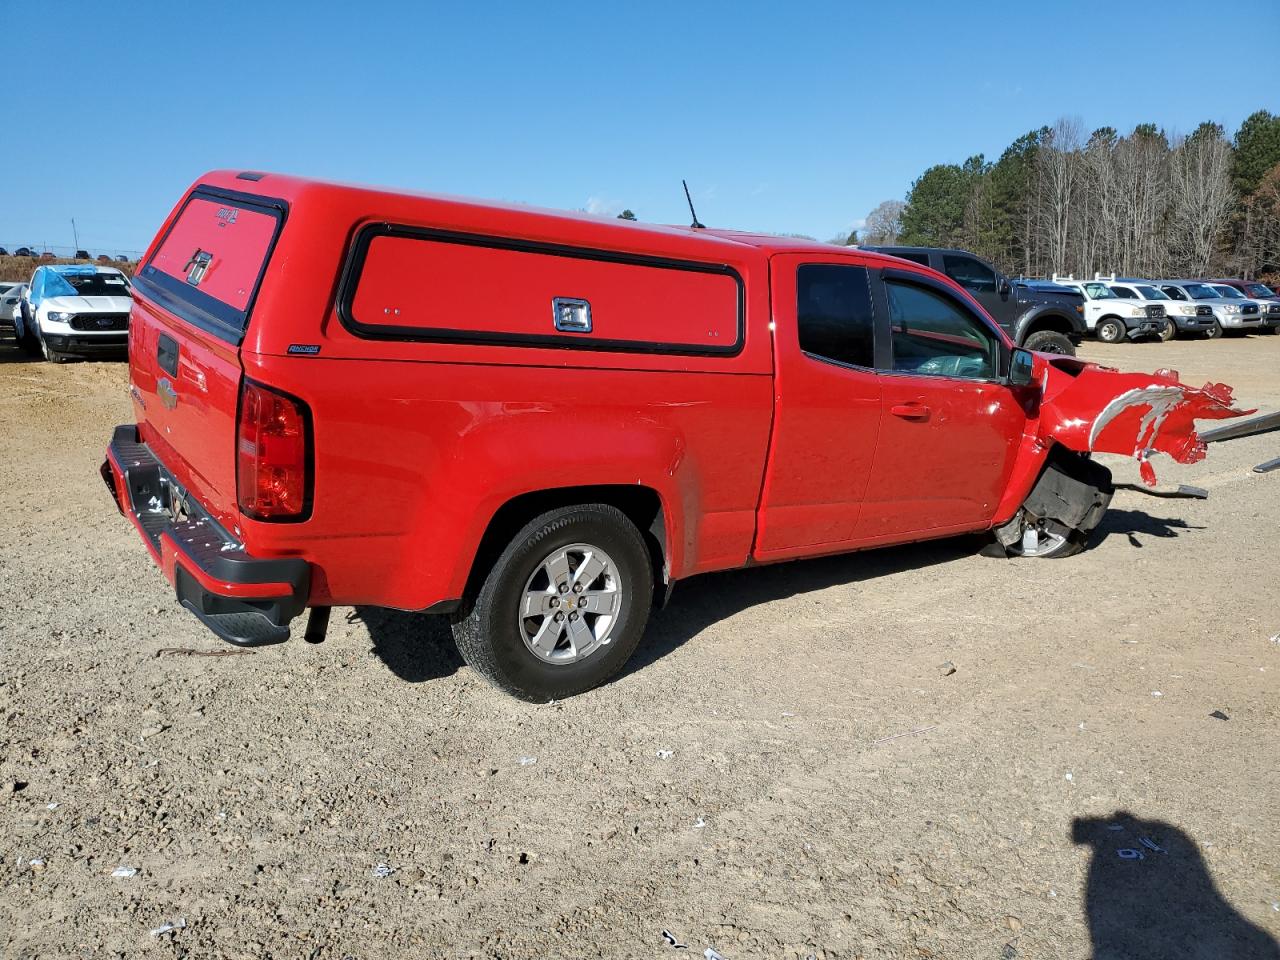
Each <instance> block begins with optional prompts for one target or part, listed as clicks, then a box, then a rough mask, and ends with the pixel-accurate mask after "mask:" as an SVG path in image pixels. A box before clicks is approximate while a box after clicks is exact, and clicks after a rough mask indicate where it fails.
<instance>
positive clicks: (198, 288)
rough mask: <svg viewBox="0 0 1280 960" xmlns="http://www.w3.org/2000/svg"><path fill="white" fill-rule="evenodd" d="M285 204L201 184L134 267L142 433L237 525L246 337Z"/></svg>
mask: <svg viewBox="0 0 1280 960" xmlns="http://www.w3.org/2000/svg"><path fill="white" fill-rule="evenodd" d="M284 212H285V211H284V204H283V203H282V202H280V201H274V200H270V199H267V198H257V197H247V196H245V195H241V194H233V193H228V192H223V191H215V190H210V189H208V188H203V187H199V188H197V189H196V190H195V191H194V192H193V193H192V194H191V195H190V196H189V197H188V198H187V200H186V201H185V202H184V204H183V206H182V208H181V209H180V210H179V212H178V214H177V216H176V217H174V218H173V219H172V221H171V223H170V225H169V227H168V229H167V230H166V231H165V233H164V235H163V236H162V237H161V238H160V239H159V241H158V243H156V244H155V245H154V246H153V248H152V253H151V256H150V258H149V259H148V260H147V262H146V263H145V264H144V265H143V266H142V268H141V269H140V270H139V271H138V272H137V274H136V275H135V277H134V303H133V315H132V318H131V320H130V330H129V375H130V381H131V393H132V395H133V400H134V405H135V411H136V414H137V418H138V428H139V433H140V435H141V439H142V441H143V442H144V443H146V444H148V445H149V446H150V447H151V448H152V450H154V452H155V453H156V455H157V456H158V457H159V458H160V459H161V461H162V462H163V463H164V465H165V466H166V467H167V468H168V469H169V471H170V472H171V473H173V475H174V476H175V477H176V478H177V480H178V481H179V482H180V483H182V484H183V485H184V486H185V487H186V488H187V489H188V490H189V491H190V492H191V493H192V494H193V495H194V496H196V497H197V498H198V499H199V500H200V501H201V502H202V503H203V504H204V505H205V507H206V508H207V509H208V510H209V511H210V512H211V513H212V514H213V515H214V516H215V517H216V518H217V519H218V520H219V521H220V522H222V523H223V524H224V525H225V526H227V527H228V529H233V528H235V527H236V522H235V518H236V516H237V513H238V511H237V508H236V414H237V408H238V403H239V394H240V379H241V374H242V370H241V365H240V343H241V341H242V340H243V339H244V331H245V327H246V325H247V324H248V319H249V314H250V311H251V310H252V308H253V300H254V297H255V296H256V294H257V291H258V286H259V284H260V282H261V280H262V275H263V273H264V272H265V270H266V266H267V261H268V259H269V258H270V256H271V250H272V248H273V247H274V245H275V240H276V237H277V236H278V234H279V232H280V227H281V225H282V224H283V222H284Z"/></svg>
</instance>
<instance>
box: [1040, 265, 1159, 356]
mask: <svg viewBox="0 0 1280 960" xmlns="http://www.w3.org/2000/svg"><path fill="white" fill-rule="evenodd" d="M1114 281H1115V278H1114V277H1102V276H1098V277H1095V278H1094V279H1093V280H1077V279H1076V278H1075V277H1072V276H1066V277H1063V276H1060V275H1058V274H1056V273H1055V274H1054V275H1053V282H1054V283H1056V284H1058V285H1059V286H1063V287H1069V288H1070V289H1072V290H1075V291H1077V292H1079V293H1080V294H1081V295H1082V296H1083V297H1084V324H1085V326H1086V327H1087V328H1088V329H1089V332H1090V333H1092V334H1093V335H1094V336H1095V337H1097V338H1098V339H1099V340H1101V341H1102V342H1103V343H1119V342H1120V341H1122V340H1125V339H1131V340H1136V339H1138V338H1139V337H1163V335H1164V330H1165V327H1166V326H1167V321H1166V320H1165V309H1164V304H1162V303H1147V302H1146V301H1143V300H1140V299H1136V298H1129V297H1121V296H1119V295H1118V294H1117V293H1116V292H1115V291H1113V290H1112V289H1111V287H1110V284H1111V283H1113V282H1114Z"/></svg>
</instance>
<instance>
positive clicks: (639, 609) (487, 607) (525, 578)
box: [453, 503, 653, 703]
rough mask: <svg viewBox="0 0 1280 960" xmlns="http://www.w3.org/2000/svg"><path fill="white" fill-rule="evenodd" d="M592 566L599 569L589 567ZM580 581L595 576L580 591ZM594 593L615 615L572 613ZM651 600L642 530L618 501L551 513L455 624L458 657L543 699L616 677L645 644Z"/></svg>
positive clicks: (514, 544) (504, 684)
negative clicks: (554, 574) (531, 612)
mask: <svg viewBox="0 0 1280 960" xmlns="http://www.w3.org/2000/svg"><path fill="white" fill-rule="evenodd" d="M579 548H585V549H579ZM588 550H589V551H592V553H591V554H590V556H591V558H593V559H590V560H589V559H588V555H587V551H588ZM560 558H563V564H562V563H561V562H560ZM602 558H603V559H602ZM596 565H602V566H603V569H602V570H601V571H600V572H598V573H593V572H592V571H594V570H595V566H596ZM556 570H558V571H559V573H558V574H557V575H556V576H555V578H553V577H552V573H551V572H552V571H556ZM580 577H591V579H590V580H589V581H585V582H584V583H583V584H582V585H583V586H585V587H586V589H585V590H583V591H582V593H581V594H579V593H578V592H577V590H578V586H579V583H578V582H576V581H577V580H578V578H580ZM570 584H572V589H568V587H569V585H570ZM610 586H612V590H610V589H608V588H609V587H610ZM615 594H616V596H615ZM588 597H590V598H591V599H592V602H596V601H599V602H600V604H601V606H602V608H603V607H604V606H605V605H606V603H607V604H608V605H609V607H608V609H609V610H611V611H612V612H611V613H610V614H609V615H602V614H600V613H598V612H594V613H593V612H592V611H587V612H585V613H581V614H579V613H576V612H572V610H571V608H573V607H574V606H575V604H577V605H582V604H584V603H585V602H586V600H587V598H588ZM543 604H547V605H550V606H546V607H543V606H542V605H543ZM652 605H653V567H652V564H651V563H650V557H649V550H648V548H647V547H646V546H645V542H644V539H643V538H642V537H641V535H640V531H639V530H637V529H636V527H635V524H633V523H632V522H631V521H630V520H629V519H627V516H626V514H624V513H623V512H622V511H621V510H618V509H617V508H616V507H611V506H608V505H607V504H602V503H589V504H582V505H579V506H573V507H563V508H560V509H558V510H551V511H548V512H547V513H544V514H542V515H541V516H538V517H535V518H534V519H533V520H531V521H530V522H529V523H528V524H527V525H526V526H525V527H524V529H522V530H521V531H520V532H519V533H518V534H516V536H515V537H514V539H512V541H511V542H510V544H508V545H507V548H506V549H505V550H504V551H503V552H502V555H501V556H499V557H498V559H497V561H496V562H495V563H494V565H493V567H492V569H491V570H490V571H489V573H488V575H487V576H486V577H485V580H484V583H483V584H482V585H481V587H480V590H479V592H478V593H477V594H476V596H475V598H474V601H472V602H471V604H470V607H469V609H465V611H464V613H463V614H462V615H460V616H459V617H458V618H457V619H456V620H455V621H454V623H453V636H454V640H455V642H456V643H457V645H458V652H459V653H461V654H462V658H463V659H464V660H465V661H466V662H467V663H468V664H469V665H470V666H471V667H472V669H474V670H475V671H476V672H477V673H479V674H480V675H481V676H483V677H484V678H485V679H486V680H488V681H489V682H490V683H492V684H493V685H494V686H496V687H498V688H499V689H500V690H503V691H505V692H506V693H509V694H511V695H512V696H514V697H518V698H519V699H521V700H528V701H530V702H533V703H545V702H547V701H548V700H562V699H565V698H567V697H572V696H575V695H577V694H579V693H584V692H586V691H587V690H590V689H592V688H593V687H597V686H599V685H600V684H602V683H604V682H605V681H606V680H608V679H610V678H611V677H613V676H614V675H615V674H617V673H618V671H619V670H621V669H622V667H623V665H624V664H625V663H626V662H627V661H628V660H629V659H630V658H631V654H632V653H633V652H634V651H635V649H636V646H637V644H639V642H640V637H641V636H642V635H643V634H644V628H645V625H646V624H647V623H648V620H649V612H650V609H651V608H652ZM553 607H554V608H555V609H554V612H553V611H552V608H553ZM535 608H536V609H538V611H539V612H535V613H534V614H533V615H531V616H522V613H523V612H525V611H527V610H531V609H535ZM583 609H585V607H583ZM544 610H545V612H543V611H544ZM567 610H569V611H570V612H568V613H566V611H567ZM557 617H558V618H559V620H557V619H556V618H557ZM588 618H592V619H590V620H589V619H588ZM610 618H611V619H610ZM571 623H576V624H577V626H576V627H574V626H571ZM584 631H585V632H584ZM540 638H541V639H540ZM534 645H538V646H539V648H540V649H541V650H542V653H541V654H539V653H535V651H534ZM582 650H585V651H586V652H585V653H580V652H579V651H582Z"/></svg>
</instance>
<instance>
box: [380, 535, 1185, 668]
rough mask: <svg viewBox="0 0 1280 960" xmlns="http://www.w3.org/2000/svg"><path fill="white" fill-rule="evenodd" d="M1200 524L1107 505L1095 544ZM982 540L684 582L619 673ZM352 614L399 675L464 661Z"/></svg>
mask: <svg viewBox="0 0 1280 960" xmlns="http://www.w3.org/2000/svg"><path fill="white" fill-rule="evenodd" d="M1199 529H1203V528H1201V527H1193V526H1191V525H1189V524H1187V523H1186V522H1185V521H1183V520H1181V519H1177V518H1162V517H1153V516H1151V515H1150V514H1147V513H1144V512H1142V511H1141V510H1108V511H1107V513H1106V515H1105V516H1104V517H1103V520H1102V523H1101V524H1099V526H1098V529H1097V531H1095V534H1094V536H1093V538H1092V544H1091V545H1096V544H1097V543H1099V542H1101V540H1102V539H1104V538H1105V537H1107V536H1112V535H1124V536H1127V537H1128V538H1129V542H1130V543H1131V544H1132V545H1133V546H1135V547H1139V548H1140V547H1142V543H1141V541H1139V540H1138V536H1139V535H1142V536H1149V537H1162V538H1163V537H1176V536H1178V535H1179V531H1181V530H1199ZM985 542H986V538H985V537H982V536H965V537H951V538H948V539H945V540H930V541H925V542H922V543H913V544H907V545H904V546H900V547H884V548H880V549H876V550H866V551H862V552H860V553H848V554H840V555H837V556H831V557H820V558H817V559H811V560H793V561H789V562H787V563H779V564H774V565H768V566H761V567H748V568H745V569H742V570H730V571H726V572H724V573H709V574H704V575H702V576H698V577H692V578H690V579H689V580H683V581H681V582H680V583H679V584H678V585H677V586H676V589H675V592H674V594H673V596H672V600H671V605H670V606H668V607H667V608H666V609H664V610H655V611H654V614H653V617H652V618H651V620H650V621H649V628H648V630H647V631H646V633H645V637H644V639H643V640H641V642H640V646H639V648H638V649H637V650H636V652H635V654H634V655H633V656H632V658H631V659H630V661H628V662H627V665H626V666H625V667H624V668H623V670H622V673H621V674H620V676H627V675H629V674H631V673H634V672H635V671H637V670H643V669H644V668H645V667H647V666H649V665H650V664H652V663H655V662H656V661H658V660H660V659H662V658H663V657H665V656H666V655H667V654H669V653H671V652H672V651H673V650H675V649H676V648H677V647H679V646H681V645H682V644H683V643H685V642H687V641H688V640H690V639H692V638H693V637H696V636H697V635H698V634H699V633H701V632H702V631H703V630H705V629H706V628H707V627H709V626H711V625H712V624H714V623H717V622H719V621H721V620H725V619H727V618H729V617H731V616H733V615H734V614H737V613H741V612H742V611H743V610H747V609H750V608H751V607H754V606H757V605H759V604H762V603H771V602H773V601H776V600H782V599H786V598H788V597H798V596H803V595H805V594H808V593H813V592H816V591H819V590H825V589H826V588H828V587H833V586H837V585H839V584H848V583H857V582H860V581H864V580H875V579H877V578H879V577H885V576H889V575H891V574H894V573H902V572H904V571H907V570H920V569H923V568H926V567H931V566H935V565H937V564H942V563H950V562H952V561H955V560H959V559H961V558H962V557H966V556H972V555H973V554H974V553H976V552H977V551H978V549H979V548H980V547H981V545H982V544H983V543H985ZM1019 562H1029V561H1019ZM1037 562H1039V561H1037ZM355 617H356V618H357V619H359V620H361V621H362V622H363V623H364V624H365V626H366V627H367V628H368V630H369V637H370V639H372V641H373V650H372V652H373V653H374V654H375V655H376V656H377V657H378V658H379V659H381V660H382V661H383V663H385V664H386V665H387V667H388V669H390V670H391V672H392V673H394V674H395V675H396V676H397V677H399V678H400V679H401V680H405V681H407V682H409V683H425V682H426V681H428V680H436V679H440V678H443V677H448V676H451V675H452V674H454V673H455V672H456V671H457V670H458V668H459V667H461V666H462V665H463V662H462V658H461V656H459V654H458V650H457V647H456V646H454V643H453V636H452V634H451V633H450V631H449V624H448V622H447V621H446V619H445V618H444V617H438V616H430V615H427V614H423V613H410V612H407V611H403V610H390V609H386V608H382V607H356V608H355Z"/></svg>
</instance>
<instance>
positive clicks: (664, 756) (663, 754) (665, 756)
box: [654, 750, 675, 760]
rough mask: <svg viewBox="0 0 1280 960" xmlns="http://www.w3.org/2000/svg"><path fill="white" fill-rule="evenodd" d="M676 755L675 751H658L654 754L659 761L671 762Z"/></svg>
mask: <svg viewBox="0 0 1280 960" xmlns="http://www.w3.org/2000/svg"><path fill="white" fill-rule="evenodd" d="M674 753H675V751H674V750H659V751H657V753H655V754H654V756H656V757H657V758H658V759H659V760H670V759H671V757H672V755H673V754H674Z"/></svg>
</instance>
